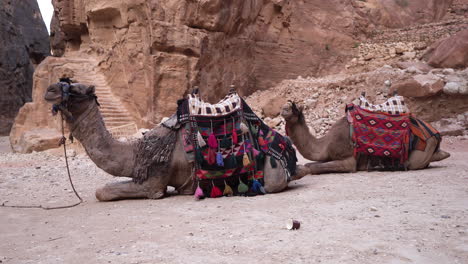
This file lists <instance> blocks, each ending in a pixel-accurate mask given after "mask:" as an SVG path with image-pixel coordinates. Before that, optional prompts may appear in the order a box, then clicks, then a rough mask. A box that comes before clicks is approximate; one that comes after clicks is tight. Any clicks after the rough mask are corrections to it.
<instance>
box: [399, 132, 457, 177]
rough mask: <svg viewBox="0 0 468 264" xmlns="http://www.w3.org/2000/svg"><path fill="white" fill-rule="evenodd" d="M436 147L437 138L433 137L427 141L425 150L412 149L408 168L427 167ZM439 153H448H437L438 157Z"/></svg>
mask: <svg viewBox="0 0 468 264" xmlns="http://www.w3.org/2000/svg"><path fill="white" fill-rule="evenodd" d="M436 147H437V139H436V138H435V137H432V138H430V139H428V140H427V141H426V149H425V150H424V151H421V150H413V151H411V153H410V156H409V159H408V169H410V170H420V169H424V168H426V167H427V166H428V165H429V163H430V162H431V160H432V158H433V156H434V154H435V153H434V151H435V149H436ZM444 152H445V151H444ZM436 153H437V152H436ZM445 153H447V152H445ZM447 154H448V153H447ZM438 155H442V156H445V155H446V154H443V153H440V154H437V156H436V157H438Z"/></svg>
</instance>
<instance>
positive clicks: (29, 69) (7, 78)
mask: <svg viewBox="0 0 468 264" xmlns="http://www.w3.org/2000/svg"><path fill="white" fill-rule="evenodd" d="M0 28H1V30H0V43H1V44H0V94H1V96H0V135H7V134H8V133H9V132H10V128H11V126H12V124H13V121H14V118H15V116H16V114H17V113H18V110H19V109H20V107H21V106H23V105H24V103H26V102H28V101H31V90H32V75H33V72H34V68H35V67H36V66H37V65H38V64H39V63H40V62H41V61H42V60H43V59H44V58H45V57H46V56H47V55H48V54H49V38H48V36H49V34H48V33H47V29H46V26H45V24H44V22H43V21H42V17H41V14H40V12H39V6H38V5H37V2H36V0H24V1H23V0H22V1H2V4H1V5H0Z"/></svg>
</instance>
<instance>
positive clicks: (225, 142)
mask: <svg viewBox="0 0 468 264" xmlns="http://www.w3.org/2000/svg"><path fill="white" fill-rule="evenodd" d="M231 143H232V142H231V140H229V138H228V137H227V136H226V135H224V137H223V139H222V140H221V142H220V143H219V145H220V146H221V147H222V148H229V147H230V146H231Z"/></svg>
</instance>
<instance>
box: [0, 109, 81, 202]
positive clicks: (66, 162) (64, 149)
mask: <svg viewBox="0 0 468 264" xmlns="http://www.w3.org/2000/svg"><path fill="white" fill-rule="evenodd" d="M60 116H61V118H62V138H61V139H60V143H59V146H60V145H63V153H64V155H65V164H66V165H67V173H68V180H69V181H70V185H71V187H72V189H73V192H74V193H75V196H76V197H77V198H78V199H79V200H80V201H79V202H77V203H74V204H71V205H63V206H53V207H46V206H42V205H8V204H5V203H3V204H1V205H0V207H10V208H22V209H44V210H55V209H65V208H71V207H75V206H77V205H79V204H81V203H82V202H83V199H81V197H80V195H79V194H78V192H77V191H76V189H75V185H74V184H73V181H72V178H71V175H70V168H69V166H68V156H67V147H66V144H65V141H66V140H67V139H66V138H65V131H64V126H63V113H62V112H60Z"/></svg>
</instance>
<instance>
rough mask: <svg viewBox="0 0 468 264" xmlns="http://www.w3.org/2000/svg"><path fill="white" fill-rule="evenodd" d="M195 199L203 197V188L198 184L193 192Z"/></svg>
mask: <svg viewBox="0 0 468 264" xmlns="http://www.w3.org/2000/svg"><path fill="white" fill-rule="evenodd" d="M194 197H195V199H198V200H200V199H203V198H205V194H204V193H203V190H202V189H201V188H200V184H198V186H197V189H196V190H195V194H194Z"/></svg>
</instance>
